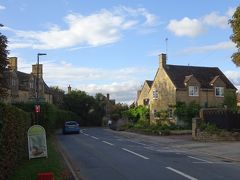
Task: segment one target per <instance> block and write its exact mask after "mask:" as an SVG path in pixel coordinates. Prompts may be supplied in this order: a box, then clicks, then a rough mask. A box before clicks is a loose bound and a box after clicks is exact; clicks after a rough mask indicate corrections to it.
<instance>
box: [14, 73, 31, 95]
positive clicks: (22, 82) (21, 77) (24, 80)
mask: <svg viewBox="0 0 240 180" xmlns="http://www.w3.org/2000/svg"><path fill="white" fill-rule="evenodd" d="M17 76H18V81H19V89H21V90H26V91H27V90H28V81H29V79H30V74H27V73H24V72H20V71H17Z"/></svg>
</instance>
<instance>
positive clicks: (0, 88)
mask: <svg viewBox="0 0 240 180" xmlns="http://www.w3.org/2000/svg"><path fill="white" fill-rule="evenodd" d="M0 27H3V25H2V24H0ZM7 43H8V40H7V37H6V36H4V35H3V34H2V33H1V32H0V98H1V97H5V96H7V90H6V89H5V88H4V86H5V82H4V78H3V72H4V71H5V70H6V68H7V64H8V61H7V56H8V53H9V51H8V50H7Z"/></svg>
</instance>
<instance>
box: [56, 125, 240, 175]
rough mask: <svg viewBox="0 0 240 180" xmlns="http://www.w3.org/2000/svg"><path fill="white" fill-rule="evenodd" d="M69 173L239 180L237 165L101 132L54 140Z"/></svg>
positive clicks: (85, 132)
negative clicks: (64, 156)
mask: <svg viewBox="0 0 240 180" xmlns="http://www.w3.org/2000/svg"><path fill="white" fill-rule="evenodd" d="M57 137H58V140H59V143H60V145H61V147H62V149H63V151H64V152H65V154H66V156H67V157H68V159H69V160H70V162H71V165H72V167H73V171H74V172H75V173H76V174H80V175H81V177H82V178H83V179H86V180H125V179H132V180H155V179H158V180H159V179H161V180H162V179H167V180H169V179H170V180H171V179H173V180H178V179H190V180H195V179H204V180H208V179H209V180H213V179H224V180H226V179H231V180H232V179H236V180H239V179H240V165H239V164H237V163H229V162H224V161H221V160H219V159H214V158H212V157H207V156H199V155H193V154H192V153H188V152H187V151H184V152H183V151H181V150H178V149H171V148H170V147H168V145H167V143H166V142H164V143H163V144H155V143H154V142H149V141H145V140H141V141H139V140H136V139H133V138H127V137H124V136H122V135H121V134H119V133H118V134H116V133H114V132H111V131H109V130H106V129H104V128H86V129H82V130H81V133H80V134H72V135H62V134H59V135H58V136H57Z"/></svg>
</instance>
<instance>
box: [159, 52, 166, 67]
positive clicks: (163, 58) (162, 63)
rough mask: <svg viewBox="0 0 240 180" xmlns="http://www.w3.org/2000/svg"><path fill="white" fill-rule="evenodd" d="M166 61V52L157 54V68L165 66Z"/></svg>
mask: <svg viewBox="0 0 240 180" xmlns="http://www.w3.org/2000/svg"><path fill="white" fill-rule="evenodd" d="M166 63H167V55H166V54H163V53H162V54H159V68H165V66H166Z"/></svg>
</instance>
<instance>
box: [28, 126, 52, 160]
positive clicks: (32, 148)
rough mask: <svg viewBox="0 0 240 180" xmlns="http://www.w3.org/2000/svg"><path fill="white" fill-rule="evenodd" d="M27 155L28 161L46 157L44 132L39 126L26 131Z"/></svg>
mask: <svg viewBox="0 0 240 180" xmlns="http://www.w3.org/2000/svg"><path fill="white" fill-rule="evenodd" d="M28 154H29V159H32V158H38V157H47V156H48V155H47V141H46V131H45V129H44V128H43V127H42V126H40V125H34V126H32V127H30V128H29V129H28Z"/></svg>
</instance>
